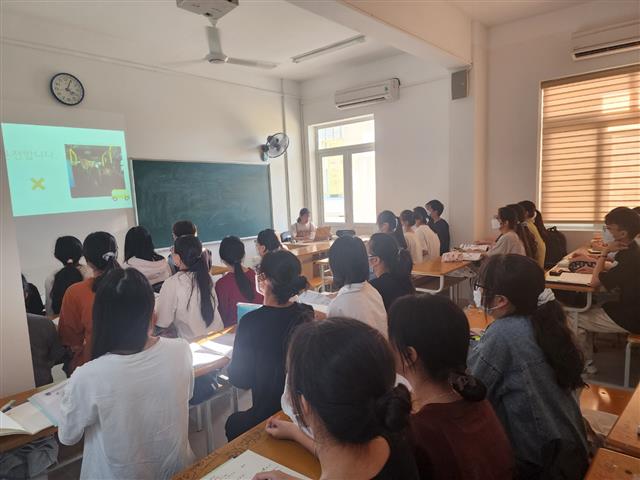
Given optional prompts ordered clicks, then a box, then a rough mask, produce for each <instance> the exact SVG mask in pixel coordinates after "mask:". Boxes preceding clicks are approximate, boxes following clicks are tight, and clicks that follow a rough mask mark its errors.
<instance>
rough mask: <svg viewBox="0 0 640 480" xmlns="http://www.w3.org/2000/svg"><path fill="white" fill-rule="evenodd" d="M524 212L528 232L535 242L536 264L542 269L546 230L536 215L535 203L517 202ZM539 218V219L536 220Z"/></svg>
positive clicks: (545, 254)
mask: <svg viewBox="0 0 640 480" xmlns="http://www.w3.org/2000/svg"><path fill="white" fill-rule="evenodd" d="M518 205H520V206H521V207H522V208H524V211H525V221H526V222H527V225H528V227H529V231H530V232H531V233H532V234H533V236H534V238H535V242H536V258H535V260H536V262H538V265H540V268H544V262H545V258H546V256H547V244H546V242H545V237H546V235H547V230H546V228H544V223H543V222H542V216H541V215H539V214H538V209H537V208H536V205H535V203H533V202H531V201H529V200H523V201H521V202H518ZM538 217H540V218H538Z"/></svg>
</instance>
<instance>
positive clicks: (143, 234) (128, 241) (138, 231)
mask: <svg viewBox="0 0 640 480" xmlns="http://www.w3.org/2000/svg"><path fill="white" fill-rule="evenodd" d="M132 257H136V258H139V259H140V260H148V261H150V262H157V261H158V260H162V259H163V258H164V257H163V256H162V255H160V254H158V253H156V252H155V247H154V246H153V239H152V238H151V234H150V233H149V231H148V230H147V229H146V228H144V227H143V226H141V225H140V226H137V227H133V228H130V229H129V231H128V232H127V235H126V236H125V237H124V261H125V262H128V261H129V259H130V258H132Z"/></svg>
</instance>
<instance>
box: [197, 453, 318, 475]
mask: <svg viewBox="0 0 640 480" xmlns="http://www.w3.org/2000/svg"><path fill="white" fill-rule="evenodd" d="M271 470H280V471H281V472H283V473H286V474H287V475H291V476H293V477H295V478H300V479H301V480H310V479H309V477H305V476H304V475H300V474H299V473H298V472H295V471H293V470H291V469H290V468H287V467H285V466H283V465H280V464H279V463H276V462H274V461H273V460H269V459H268V458H265V457H263V456H262V455H258V454H257V453H255V452H252V451H251V450H246V451H245V452H243V453H242V454H240V455H238V456H237V457H236V458H232V459H231V460H229V461H228V462H226V463H223V464H222V465H220V466H219V467H218V468H216V469H215V470H213V471H212V472H209V473H207V474H206V475H205V476H204V477H202V478H201V479H200V480H251V479H252V478H253V477H254V475H255V474H256V473H263V472H270V471H271Z"/></svg>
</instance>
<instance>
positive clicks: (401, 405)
mask: <svg viewBox="0 0 640 480" xmlns="http://www.w3.org/2000/svg"><path fill="white" fill-rule="evenodd" d="M410 413H411V394H410V393H409V390H408V389H407V387H405V386H404V385H396V386H395V387H393V389H391V390H390V391H389V392H387V393H386V394H384V395H383V396H382V397H380V398H378V400H377V401H376V414H377V416H378V419H379V420H380V422H381V423H382V425H383V426H384V428H385V429H386V430H388V431H389V432H400V431H402V430H404V429H405V428H406V426H407V425H408V424H409V414H410Z"/></svg>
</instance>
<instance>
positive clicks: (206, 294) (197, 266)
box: [173, 235, 216, 327]
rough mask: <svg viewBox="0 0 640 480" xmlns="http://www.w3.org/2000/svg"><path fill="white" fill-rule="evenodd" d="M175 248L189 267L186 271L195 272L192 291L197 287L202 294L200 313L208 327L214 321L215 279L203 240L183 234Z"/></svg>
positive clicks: (177, 240)
mask: <svg viewBox="0 0 640 480" xmlns="http://www.w3.org/2000/svg"><path fill="white" fill-rule="evenodd" d="M173 250H174V252H175V253H176V254H178V255H179V256H180V261H181V262H182V263H183V264H184V266H186V267H187V269H186V271H187V272H189V273H193V275H192V277H191V293H190V294H189V303H191V297H192V296H193V291H194V290H195V289H196V288H197V289H198V293H199V294H200V314H201V315H202V319H203V320H204V323H205V325H206V326H207V327H208V326H209V325H211V323H212V322H213V318H214V314H215V308H216V305H215V301H214V299H213V293H212V291H211V289H212V288H213V280H212V279H211V275H209V255H208V253H207V251H206V250H204V249H203V248H202V242H200V240H199V239H198V237H196V236H195V235H182V236H181V237H178V238H176V241H175V243H174V245H173Z"/></svg>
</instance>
